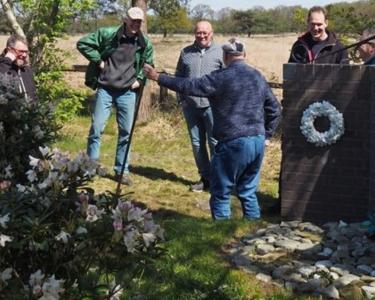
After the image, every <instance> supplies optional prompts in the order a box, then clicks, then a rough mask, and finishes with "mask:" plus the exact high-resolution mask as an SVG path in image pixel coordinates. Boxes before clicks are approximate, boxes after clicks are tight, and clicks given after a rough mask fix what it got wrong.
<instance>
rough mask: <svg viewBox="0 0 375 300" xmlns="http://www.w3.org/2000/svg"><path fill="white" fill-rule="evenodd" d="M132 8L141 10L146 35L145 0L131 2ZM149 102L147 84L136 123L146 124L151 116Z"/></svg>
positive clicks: (148, 86)
mask: <svg viewBox="0 0 375 300" xmlns="http://www.w3.org/2000/svg"><path fill="white" fill-rule="evenodd" d="M132 6H137V7H140V8H142V9H143V12H144V14H145V19H144V21H143V22H142V32H144V33H147V18H146V15H147V0H132ZM151 106H152V102H151V85H150V84H147V85H146V86H145V88H144V90H143V96H142V99H141V104H140V107H139V113H138V121H139V122H146V121H147V120H148V119H149V118H150V116H151V110H152V107H151Z"/></svg>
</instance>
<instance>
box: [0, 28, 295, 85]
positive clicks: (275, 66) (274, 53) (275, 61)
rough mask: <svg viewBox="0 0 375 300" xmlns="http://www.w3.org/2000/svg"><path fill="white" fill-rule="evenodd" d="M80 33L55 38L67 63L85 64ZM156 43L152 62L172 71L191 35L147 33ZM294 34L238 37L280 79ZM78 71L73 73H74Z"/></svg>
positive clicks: (256, 62) (1, 42) (1, 40)
mask: <svg viewBox="0 0 375 300" xmlns="http://www.w3.org/2000/svg"><path fill="white" fill-rule="evenodd" d="M79 37H80V36H68V37H66V38H64V39H61V40H60V41H59V42H58V46H59V47H60V48H62V49H64V50H67V51H68V52H69V53H70V54H71V58H70V59H69V60H68V61H67V62H66V63H67V64H68V65H69V64H70V65H71V64H87V61H86V59H85V58H84V57H82V56H81V55H80V54H79V53H78V51H77V50H76V49H75V43H76V41H77V40H78V39H79ZM150 38H151V40H152V42H153V44H154V46H155V65H156V67H157V68H158V69H159V70H162V69H165V70H166V71H168V72H173V71H174V68H175V66H176V64H177V60H178V56H179V53H180V50H181V49H182V48H183V47H184V46H186V45H188V44H190V43H192V41H193V39H194V37H193V35H174V36H173V37H167V38H165V39H163V38H162V36H161V35H152V34H151V35H150ZM229 38H230V36H222V35H216V36H215V40H216V41H217V42H218V43H223V42H225V41H227V40H228V39H229ZM296 38H297V36H296V34H284V35H254V36H252V37H250V38H247V37H241V40H243V41H244V42H245V44H246V47H247V58H246V59H247V61H248V62H249V63H250V64H251V65H253V66H254V67H256V68H258V69H259V70H260V71H261V72H262V73H263V74H264V75H265V76H266V78H267V79H268V80H272V81H279V82H280V81H281V80H282V64H283V63H285V62H286V61H287V60H288V57H289V51H290V48H291V45H292V44H293V42H294V41H295V40H296ZM5 41H6V36H1V35H0V47H1V48H3V47H4V46H5ZM77 75H78V74H76V76H77ZM69 78H70V80H71V81H72V82H74V83H75V85H76V84H77V81H81V82H82V80H83V77H82V74H81V75H78V78H72V77H69Z"/></svg>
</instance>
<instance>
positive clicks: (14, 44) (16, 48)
mask: <svg viewBox="0 0 375 300" xmlns="http://www.w3.org/2000/svg"><path fill="white" fill-rule="evenodd" d="M0 73H1V74H4V75H5V76H9V77H10V80H11V81H13V80H15V81H16V82H17V83H18V84H19V89H20V92H21V93H22V94H23V95H24V97H25V99H26V101H30V102H32V101H36V100H37V97H36V87H35V82H34V76H33V72H32V69H31V67H30V65H29V47H28V44H27V41H26V39H25V38H24V37H21V36H19V35H16V34H13V35H11V36H10V37H9V38H8V40H7V43H6V48H5V49H4V51H3V53H2V54H1V55H0Z"/></svg>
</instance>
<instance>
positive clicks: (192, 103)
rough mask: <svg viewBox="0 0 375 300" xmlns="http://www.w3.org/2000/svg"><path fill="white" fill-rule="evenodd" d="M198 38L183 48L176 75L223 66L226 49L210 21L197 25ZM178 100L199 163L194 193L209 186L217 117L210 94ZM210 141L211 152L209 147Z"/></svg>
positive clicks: (194, 74)
mask: <svg viewBox="0 0 375 300" xmlns="http://www.w3.org/2000/svg"><path fill="white" fill-rule="evenodd" d="M194 34H195V41H194V43H193V44H192V45H189V46H187V47H185V48H184V49H182V51H181V54H180V58H179V60H178V64H177V68H176V76H178V77H188V78H195V77H201V76H203V75H206V74H209V73H211V72H212V71H215V70H219V69H221V68H222V67H223V65H224V63H223V51H222V49H221V47H220V46H219V45H218V44H216V43H215V42H213V40H212V36H213V29H212V26H211V24H210V23H209V22H207V21H199V22H198V23H197V24H196V25H195V30H194ZM177 96H178V101H179V103H180V104H181V106H182V111H183V113H184V117H185V120H186V124H187V127H188V131H189V136H190V140H191V145H192V148H193V154H194V159H195V164H196V166H197V168H198V173H199V175H200V177H201V178H200V181H199V182H198V183H197V184H194V185H192V186H191V190H192V191H194V192H201V191H203V190H208V188H209V174H210V156H212V155H213V153H214V148H215V145H216V143H217V141H216V140H215V138H214V137H213V136H212V128H213V117H212V110H211V107H210V102H209V101H208V99H207V98H206V97H195V96H190V95H185V94H181V93H179V94H177ZM207 142H208V147H209V151H208V149H207Z"/></svg>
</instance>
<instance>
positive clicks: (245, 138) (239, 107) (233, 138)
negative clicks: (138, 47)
mask: <svg viewBox="0 0 375 300" xmlns="http://www.w3.org/2000/svg"><path fill="white" fill-rule="evenodd" d="M222 49H223V60H224V63H225V65H226V66H227V67H226V68H224V69H221V70H217V71H214V72H212V73H210V74H208V75H205V76H203V77H200V78H181V77H170V76H167V75H165V74H159V73H157V72H156V71H155V69H153V68H152V67H151V66H150V65H145V66H144V68H143V70H144V72H145V74H146V76H147V77H148V78H150V79H152V80H155V81H157V82H158V83H159V84H160V85H163V86H166V87H168V88H169V89H172V90H175V91H177V92H179V93H183V94H186V95H194V96H200V97H207V98H208V99H209V101H210V105H211V108H212V113H213V118H214V126H213V135H214V137H215V138H216V139H217V140H218V144H217V146H216V148H215V153H214V155H213V158H212V160H211V170H210V192H211V199H210V207H211V214H212V217H213V219H215V220H220V219H228V218H230V215H231V210H230V196H231V192H232V189H233V188H235V189H236V191H237V195H238V198H239V199H240V201H241V204H242V210H243V216H244V218H246V219H258V218H260V209H259V205H258V200H257V197H256V194H255V192H256V189H257V186H258V182H259V175H260V167H261V163H262V159H263V154H264V145H265V139H266V138H269V137H271V135H272V134H273V133H274V131H275V129H276V127H277V124H278V122H279V119H280V113H281V110H280V104H279V102H278V101H277V100H276V98H275V96H274V95H273V93H272V91H271V89H270V87H269V86H268V84H267V82H266V80H265V78H264V77H263V76H262V75H261V74H260V73H259V72H258V71H257V70H255V69H254V68H252V67H250V66H248V65H247V64H246V63H245V47H244V44H243V43H241V42H240V41H239V40H236V39H230V40H229V42H228V43H226V44H224V45H223V47H222Z"/></svg>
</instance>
